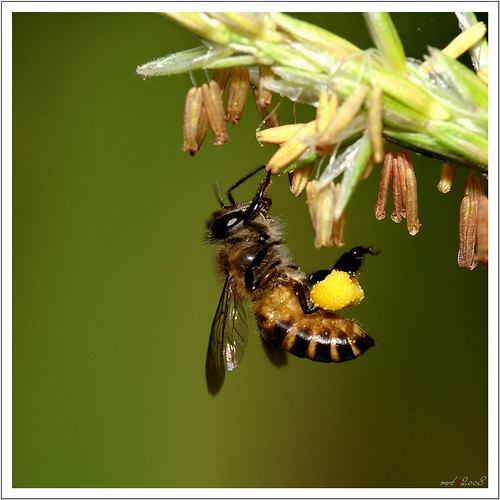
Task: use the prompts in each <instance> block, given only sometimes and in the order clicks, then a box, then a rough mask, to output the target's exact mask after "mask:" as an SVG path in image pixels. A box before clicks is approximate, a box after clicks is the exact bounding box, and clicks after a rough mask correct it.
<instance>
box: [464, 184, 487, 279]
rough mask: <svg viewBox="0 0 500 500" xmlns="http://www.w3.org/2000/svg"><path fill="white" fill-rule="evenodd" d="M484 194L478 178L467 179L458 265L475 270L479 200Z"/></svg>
mask: <svg viewBox="0 0 500 500" xmlns="http://www.w3.org/2000/svg"><path fill="white" fill-rule="evenodd" d="M482 194H483V188H482V186H481V181H480V179H479V178H478V177H467V179H466V180H465V195H464V197H463V199H462V202H461V204H460V219H459V225H458V227H459V239H460V242H459V249H458V265H459V266H460V267H466V268H468V269H474V268H475V267H476V264H477V262H476V261H475V260H474V246H475V244H476V238H477V226H478V214H479V198H480V196H481V195H482Z"/></svg>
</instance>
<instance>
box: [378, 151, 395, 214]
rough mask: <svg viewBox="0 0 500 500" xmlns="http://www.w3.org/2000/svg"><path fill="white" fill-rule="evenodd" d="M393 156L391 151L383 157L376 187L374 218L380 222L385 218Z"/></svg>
mask: <svg viewBox="0 0 500 500" xmlns="http://www.w3.org/2000/svg"><path fill="white" fill-rule="evenodd" d="M394 158H395V155H394V153H393V152H392V151H387V152H386V153H385V156H384V164H383V165H382V170H381V172H380V182H379V185H378V195H377V203H376V204H375V210H374V212H375V218H376V219H377V220H382V219H384V218H385V209H386V206H387V196H388V194H389V185H390V183H391V179H392V173H393V169H392V161H393V159H394Z"/></svg>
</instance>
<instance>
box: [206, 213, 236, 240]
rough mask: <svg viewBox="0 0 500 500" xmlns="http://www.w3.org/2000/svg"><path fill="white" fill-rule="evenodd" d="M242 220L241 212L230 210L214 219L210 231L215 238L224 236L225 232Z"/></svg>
mask: <svg viewBox="0 0 500 500" xmlns="http://www.w3.org/2000/svg"><path fill="white" fill-rule="evenodd" d="M242 220H243V214H242V213H241V212H230V213H228V214H225V215H223V216H222V217H221V218H220V219H218V220H216V221H215V223H214V225H213V226H212V233H213V235H214V236H215V237H216V238H224V237H225V236H226V235H227V233H228V232H229V231H230V230H231V229H232V228H233V227H234V226H236V225H237V224H238V223H239V222H241V221H242Z"/></svg>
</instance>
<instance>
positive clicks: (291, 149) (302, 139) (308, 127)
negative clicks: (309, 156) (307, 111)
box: [266, 121, 315, 175]
mask: <svg viewBox="0 0 500 500" xmlns="http://www.w3.org/2000/svg"><path fill="white" fill-rule="evenodd" d="M314 126H315V122H314V121H312V122H309V123H306V124H305V125H303V126H302V127H301V128H300V129H299V130H298V131H297V132H296V133H295V134H294V135H293V136H292V137H291V138H290V139H289V140H288V141H286V142H285V143H283V144H282V145H281V146H280V148H279V149H278V151H276V153H274V155H273V156H272V157H271V159H270V160H269V161H268V162H267V166H266V169H267V170H270V171H271V172H272V174H273V175H276V174H277V173H278V172H279V171H280V170H281V169H283V168H285V167H286V166H288V165H290V164H291V163H293V162H294V161H295V160H298V159H299V158H300V156H301V155H302V154H303V153H305V152H306V150H307V148H308V147H309V144H307V141H308V140H310V137H311V134H312V133H313V131H314Z"/></svg>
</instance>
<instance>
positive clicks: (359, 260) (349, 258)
mask: <svg viewBox="0 0 500 500" xmlns="http://www.w3.org/2000/svg"><path fill="white" fill-rule="evenodd" d="M366 254H370V255H374V256H378V255H380V251H379V250H374V249H373V248H372V247H361V246H359V247H354V248H351V250H349V251H348V252H346V253H343V254H342V255H341V256H340V257H339V259H338V260H337V262H335V265H334V266H333V269H332V270H335V271H344V272H346V273H348V274H350V275H351V276H358V275H359V274H360V273H361V267H362V266H363V259H364V257H365V255H366ZM332 270H322V271H316V272H315V273H313V274H311V276H309V281H310V282H311V283H317V282H318V281H323V280H324V279H325V278H326V277H327V276H328V275H329V274H330V273H331V272H332Z"/></svg>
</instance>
